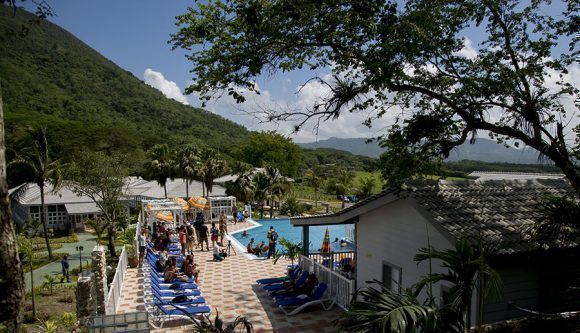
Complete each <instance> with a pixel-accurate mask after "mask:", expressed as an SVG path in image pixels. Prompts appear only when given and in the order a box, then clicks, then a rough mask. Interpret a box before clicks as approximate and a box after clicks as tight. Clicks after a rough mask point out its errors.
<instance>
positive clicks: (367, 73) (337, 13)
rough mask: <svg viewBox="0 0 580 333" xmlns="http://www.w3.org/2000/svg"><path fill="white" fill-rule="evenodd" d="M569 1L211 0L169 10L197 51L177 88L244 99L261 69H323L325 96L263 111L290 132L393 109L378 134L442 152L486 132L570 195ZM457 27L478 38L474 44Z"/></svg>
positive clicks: (572, 45)
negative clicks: (535, 161)
mask: <svg viewBox="0 0 580 333" xmlns="http://www.w3.org/2000/svg"><path fill="white" fill-rule="evenodd" d="M548 6H550V8H547V7H548ZM558 8H560V9H561V13H556V14H554V15H553V16H549V15H548V14H546V13H550V12H552V13H553V12H554V11H556V10H557V9H558ZM579 9H580V4H579V3H578V1H572V0H570V1H567V0H564V1H563V2H562V3H561V5H558V6H551V2H550V1H547V0H546V1H542V0H538V1H529V2H525V3H519V2H518V1H515V0H484V1H479V0H455V1H438V0H436V1H432V0H409V1H406V2H404V4H402V5H399V4H398V3H397V2H394V1H384V0H357V1H349V0H332V1H331V0H318V1H298V2H297V1H290V0H278V1H265V0H264V1H212V2H210V3H209V4H202V3H198V6H197V8H189V9H188V11H187V13H185V14H183V15H180V16H178V17H177V25H178V26H179V27H180V30H179V31H178V32H177V33H176V34H174V35H173V36H172V42H173V46H174V48H183V49H186V50H193V49H194V48H195V50H196V51H195V52H191V53H190V54H189V55H188V59H189V60H190V61H191V62H192V63H193V73H194V74H195V78H194V81H193V84H192V85H191V86H189V87H188V88H187V89H186V91H187V92H188V93H191V92H199V93H200V94H201V96H202V98H203V99H210V98H211V97H212V96H213V95H214V94H215V93H216V92H219V91H221V92H227V93H228V94H230V95H232V97H234V98H235V99H236V100H237V101H238V102H243V101H244V100H245V97H244V94H245V93H248V92H249V93H251V92H255V91H256V85H255V80H256V78H257V77H258V76H259V75H260V74H263V73H268V74H272V73H274V72H276V71H284V72H287V71H292V70H296V69H302V68H309V69H316V70H319V71H320V70H321V69H323V68H328V69H329V70H330V71H332V75H330V76H328V77H330V78H328V77H323V78H321V77H313V78H312V80H317V81H320V82H321V83H322V84H324V85H326V86H327V87H328V91H329V93H328V94H327V95H326V96H325V97H322V98H321V99H320V100H319V101H318V102H317V103H316V104H315V105H313V106H312V107H311V108H310V109H308V110H302V111H295V110H266V111H265V113H264V116H265V117H266V119H267V120H294V121H297V124H296V129H299V128H300V127H301V126H302V125H303V124H304V123H305V122H306V121H308V120H309V119H314V120H315V121H324V120H329V119H333V118H336V117H339V116H340V115H341V114H342V113H344V112H358V111H361V110H371V111H373V112H374V113H372V115H371V116H369V119H368V122H367V124H368V125H371V122H372V120H373V119H375V117H380V116H383V115H384V114H385V113H387V112H389V111H394V112H397V115H400V116H398V119H397V126H394V127H393V128H392V129H390V130H389V132H388V133H386V134H385V136H384V138H385V139H386V140H387V141H389V140H390V139H391V137H392V136H395V137H396V138H398V140H397V142H396V143H397V144H399V145H402V146H403V147H407V148H409V149H412V150H420V151H424V152H426V153H427V152H428V153H430V154H436V155H439V156H442V157H445V156H447V155H448V154H449V152H450V150H451V149H453V148H454V147H455V146H457V145H459V144H461V143H463V142H465V141H466V140H468V139H470V140H474V139H475V138H476V136H477V134H478V132H481V131H484V132H489V133H490V135H492V136H493V137H494V138H497V139H498V141H502V140H505V139H514V140H517V141H518V142H522V143H523V144H525V145H527V146H529V147H532V148H534V149H536V150H537V151H538V152H539V153H540V154H541V156H544V157H547V158H548V159H550V160H552V161H553V162H554V163H555V165H556V166H557V167H558V168H560V169H561V170H562V171H563V172H564V173H565V174H566V177H567V178H568V179H569V180H570V182H571V183H572V185H573V186H574V188H575V189H576V191H577V192H579V193H580V173H579V170H578V168H577V167H576V163H577V161H578V155H577V154H576V155H574V154H573V148H571V147H569V146H568V145H567V142H566V138H565V134H566V130H565V127H566V124H567V123H568V120H567V119H566V116H567V115H569V114H570V113H572V111H574V110H571V109H574V108H575V107H574V106H568V107H566V106H565V104H563V103H562V101H561V98H564V97H567V98H570V99H574V97H575V95H577V93H578V89H576V88H575V87H573V86H572V85H570V83H568V82H566V80H565V78H566V77H565V75H566V74H567V70H568V67H569V66H570V65H572V63H573V61H574V58H575V56H577V55H578V49H577V45H576V41H575V40H574V39H573V34H574V33H575V32H576V31H575V28H574V22H576V25H577V22H578V14H577V13H578V10H579ZM467 31H477V33H476V34H475V35H477V36H481V40H478V41H475V42H477V43H476V44H477V47H478V48H479V49H478V50H476V49H470V48H469V47H468V46H469V44H470V43H471V41H470V40H468V39H466V37H465V35H466V33H467ZM559 42H564V43H569V47H568V49H567V50H565V51H563V52H560V50H562V47H557V44H558V43H559ZM200 47H201V50H199V48H200ZM547 82H550V84H551V86H550V87H547ZM238 88H242V89H238ZM401 110H404V111H401ZM576 148H577V147H576Z"/></svg>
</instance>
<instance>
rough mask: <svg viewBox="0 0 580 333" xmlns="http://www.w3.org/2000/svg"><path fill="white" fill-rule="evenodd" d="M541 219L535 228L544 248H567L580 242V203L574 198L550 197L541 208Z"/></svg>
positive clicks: (534, 232)
mask: <svg viewBox="0 0 580 333" xmlns="http://www.w3.org/2000/svg"><path fill="white" fill-rule="evenodd" d="M539 210H540V213H541V218H540V219H538V221H537V222H536V224H535V225H534V226H533V234H534V238H535V240H536V241H537V242H538V243H539V244H540V245H543V246H559V247H567V246H569V245H571V244H578V242H579V241H580V219H578V217H579V216H580V203H579V202H578V200H575V199H574V197H571V196H570V197H559V196H549V197H547V198H544V200H543V201H542V203H541V205H540V207H539Z"/></svg>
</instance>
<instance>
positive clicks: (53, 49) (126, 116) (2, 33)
mask: <svg viewBox="0 0 580 333" xmlns="http://www.w3.org/2000/svg"><path fill="white" fill-rule="evenodd" d="M13 14H14V12H13V10H12V8H10V7H8V6H6V5H3V4H2V3H0V80H1V81H0V82H1V83H2V97H3V103H4V113H5V123H6V140H7V145H8V150H7V151H10V150H11V148H13V144H14V142H15V141H16V139H17V138H18V137H19V136H22V133H23V131H22V129H23V128H24V127H27V126H46V127H47V128H48V134H49V140H50V142H51V148H52V149H53V150H54V152H55V154H58V155H59V156H64V157H69V158H70V156H72V154H73V153H74V152H75V151H77V150H79V149H83V148H85V149H86V148H88V149H92V150H99V151H105V152H108V153H111V152H121V153H124V154H126V155H127V156H128V158H131V159H132V161H131V165H134V166H136V167H139V166H140V163H141V162H142V161H143V159H144V151H146V150H147V149H148V148H149V147H151V146H152V145H154V144H157V143H168V144H170V145H172V146H177V145H179V144H182V143H188V142H192V143H197V144H201V145H207V146H210V147H213V148H217V149H219V150H220V151H221V152H223V153H226V154H231V153H232V152H233V147H234V146H235V145H237V144H238V143H239V142H241V141H242V140H244V139H245V138H246V137H247V136H248V133H249V132H248V131H247V129H246V128H244V127H243V126H241V125H238V124H236V123H234V122H232V121H230V120H227V119H225V118H222V117H221V116H219V115H216V114H214V113H211V112H209V111H206V110H203V109H199V108H194V107H191V106H188V105H184V104H181V103H179V102H177V101H175V100H172V99H169V98H167V97H165V96H164V95H163V94H162V93H161V92H160V91H159V90H157V89H155V88H153V87H150V86H148V85H146V84H145V83H144V82H142V81H141V80H140V79H139V78H137V77H135V76H133V75H132V74H131V73H130V72H128V71H126V70H124V69H122V68H120V67H119V66H117V65H116V64H114V63H113V62H112V61H110V60H109V59H107V58H105V57H104V56H102V55H101V54H99V53H98V52H97V51H95V50H94V49H92V48H91V47H90V46H88V45H87V44H85V43H84V42H82V41H81V40H79V39H78V38H76V37H75V36H74V35H72V34H71V33H69V32H68V31H66V30H64V29H62V28H60V27H59V26H57V25H55V24H53V23H51V22H49V21H46V20H45V21H42V22H40V23H39V24H33V25H30V23H29V21H32V20H33V19H34V18H35V16H34V15H33V14H31V13H28V12H26V11H24V10H20V9H19V10H17V11H16V15H13ZM20 26H30V31H29V33H28V34H27V35H26V36H24V37H22V36H19V35H14V34H11V33H9V31H10V30H19V28H20Z"/></svg>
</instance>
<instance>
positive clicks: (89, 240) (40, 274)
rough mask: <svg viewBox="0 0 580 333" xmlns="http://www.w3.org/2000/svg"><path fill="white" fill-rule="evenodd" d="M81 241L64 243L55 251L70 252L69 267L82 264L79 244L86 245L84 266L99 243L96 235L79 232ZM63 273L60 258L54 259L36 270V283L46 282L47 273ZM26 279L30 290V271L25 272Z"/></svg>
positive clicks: (73, 267)
mask: <svg viewBox="0 0 580 333" xmlns="http://www.w3.org/2000/svg"><path fill="white" fill-rule="evenodd" d="M78 236H79V241H78V242H76V243H62V245H63V246H62V247H61V248H60V249H56V250H54V251H53V253H68V254H69V257H68V263H69V266H70V267H69V269H70V270H73V269H75V268H77V267H79V266H80V263H79V252H78V251H77V249H76V247H77V246H82V247H84V251H83V258H82V259H83V267H84V266H85V265H86V264H87V262H90V260H91V251H92V249H93V248H94V247H95V246H96V245H97V242H96V238H95V236H94V235H92V234H89V233H81V234H78ZM59 274H62V268H61V265H60V260H57V261H53V262H51V263H50V264H48V265H44V266H42V267H39V268H37V269H35V270H34V285H35V286H39V285H41V284H42V283H43V282H44V276H45V275H59ZM24 280H25V281H26V290H27V291H29V290H30V273H26V274H25V278H24Z"/></svg>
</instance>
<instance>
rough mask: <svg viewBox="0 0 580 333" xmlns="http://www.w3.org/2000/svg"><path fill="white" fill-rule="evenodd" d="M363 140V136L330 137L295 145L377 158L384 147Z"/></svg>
mask: <svg viewBox="0 0 580 333" xmlns="http://www.w3.org/2000/svg"><path fill="white" fill-rule="evenodd" d="M365 140H366V139H364V138H348V139H342V138H335V137H332V138H330V139H326V140H320V141H317V142H308V143H297V145H298V146H300V147H302V148H306V149H317V148H330V149H337V150H344V151H347V152H349V153H351V154H353V155H362V156H368V157H373V158H377V157H379V155H381V154H382V153H383V151H384V149H383V148H381V147H379V145H378V144H377V143H376V142H372V143H369V144H366V143H365Z"/></svg>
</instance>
